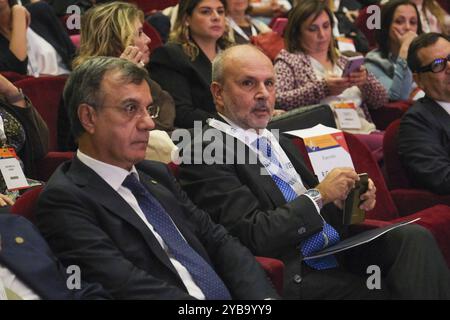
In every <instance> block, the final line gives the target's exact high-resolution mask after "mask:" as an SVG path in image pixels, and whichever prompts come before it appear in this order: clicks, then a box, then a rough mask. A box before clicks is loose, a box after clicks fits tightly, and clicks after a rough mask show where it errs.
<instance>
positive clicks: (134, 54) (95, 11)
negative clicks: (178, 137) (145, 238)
mask: <svg viewBox="0 0 450 320" xmlns="http://www.w3.org/2000/svg"><path fill="white" fill-rule="evenodd" d="M143 22H144V13H143V12H142V11H141V10H140V9H138V8H137V7H136V6H135V5H133V4H130V3H125V2H119V1H115V2H111V3H106V4H102V5H98V6H95V7H93V8H92V9H90V10H88V11H87V12H86V13H85V15H84V16H83V18H82V21H81V37H80V38H81V41H80V49H79V55H78V56H77V57H76V58H75V59H74V62H73V67H74V68H76V67H77V66H79V65H81V64H82V63H83V62H84V61H86V60H87V59H89V58H91V57H96V56H114V57H120V58H124V59H127V60H130V61H131V62H134V63H136V64H137V65H139V66H142V67H144V66H146V65H147V63H148V62H149V59H150V50H149V48H148V44H149V43H150V41H151V40H150V38H149V37H147V35H146V34H145V33H144V32H143V26H142V24H143ZM150 90H151V93H152V97H153V101H154V105H155V107H154V108H153V109H151V111H152V114H153V116H157V117H155V118H154V122H155V129H156V130H153V131H152V133H151V134H150V139H151V143H149V148H150V149H148V151H149V153H148V158H151V159H153V160H161V161H164V162H170V161H171V159H170V151H171V150H172V148H173V147H174V145H173V143H172V141H171V140H170V138H169V136H168V135H167V133H166V132H165V131H172V130H173V129H174V124H173V123H174V119H175V104H174V102H173V99H172V97H171V96H170V95H169V94H168V93H167V92H166V91H164V90H162V89H161V87H160V86H159V85H158V83H156V82H155V81H151V82H150ZM157 107H158V108H157ZM157 109H159V110H157ZM67 119H68V118H67V114H66V111H65V109H64V110H61V109H60V112H59V120H58V142H59V144H60V146H61V147H63V149H66V148H64V146H65V145H67V143H65V141H68V138H67V136H68V135H69V130H68V126H67V123H68V122H67V121H68V120H67ZM70 138H71V137H70ZM160 142H161V144H160ZM157 146H159V148H160V149H159V151H158V149H156V147H157ZM164 146H166V147H164ZM73 147H74V145H73V144H72V148H70V149H73Z"/></svg>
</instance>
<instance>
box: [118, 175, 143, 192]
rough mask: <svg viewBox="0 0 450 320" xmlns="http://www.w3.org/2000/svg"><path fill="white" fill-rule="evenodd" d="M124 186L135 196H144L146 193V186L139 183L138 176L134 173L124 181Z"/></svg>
mask: <svg viewBox="0 0 450 320" xmlns="http://www.w3.org/2000/svg"><path fill="white" fill-rule="evenodd" d="M122 185H123V186H124V187H126V188H128V189H130V191H131V192H132V193H133V194H142V193H145V190H144V186H143V185H142V184H141V183H140V182H139V180H138V179H137V178H136V176H135V175H134V174H133V173H130V174H129V175H128V176H127V177H126V178H125V180H123V183H122Z"/></svg>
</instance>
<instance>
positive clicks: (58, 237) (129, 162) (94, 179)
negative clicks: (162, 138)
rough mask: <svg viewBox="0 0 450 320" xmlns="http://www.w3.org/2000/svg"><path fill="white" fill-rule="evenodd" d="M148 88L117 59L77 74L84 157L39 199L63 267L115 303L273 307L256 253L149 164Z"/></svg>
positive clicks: (70, 97)
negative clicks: (231, 302) (232, 302)
mask: <svg viewBox="0 0 450 320" xmlns="http://www.w3.org/2000/svg"><path fill="white" fill-rule="evenodd" d="M149 81H150V80H149V77H148V73H147V71H146V70H145V69H143V68H139V67H138V66H136V65H135V64H133V63H131V62H129V61H127V60H124V59H118V58H108V57H95V58H91V59H89V60H87V61H85V62H84V63H83V64H82V65H80V66H79V67H77V68H76V69H75V70H74V71H73V72H72V74H71V75H70V77H69V79H68V80H67V83H66V87H65V89H64V101H65V102H66V103H67V107H68V111H69V112H68V114H69V120H70V123H71V129H72V131H73V133H74V136H75V137H76V138H77V139H78V146H79V149H78V151H77V154H76V157H75V158H74V159H73V160H72V161H69V162H66V163H65V164H63V165H62V166H61V167H60V168H58V170H57V171H56V172H55V174H54V175H53V176H52V178H51V179H50V181H49V182H48V184H47V186H46V188H45V189H44V191H43V192H42V194H41V197H40V199H39V203H38V209H37V220H38V227H39V229H40V230H41V232H42V234H43V235H44V237H45V238H46V239H47V241H48V242H49V245H50V247H51V248H52V250H53V251H54V252H55V253H56V255H57V256H58V257H59V258H60V259H61V260H62V262H63V263H65V264H67V265H69V264H70V265H78V266H79V267H80V270H81V277H82V279H86V280H87V279H91V280H92V281H94V279H95V281H98V282H99V283H101V284H103V286H104V288H105V289H106V290H107V291H108V292H109V293H110V294H111V295H112V296H113V297H114V298H116V299H202V300H204V299H230V298H234V299H265V298H277V297H278V295H277V294H276V292H275V291H274V289H273V287H272V285H271V284H270V283H269V281H268V280H267V278H266V275H265V273H264V271H263V270H262V269H261V267H260V266H259V265H258V264H257V262H256V261H255V259H254V257H253V256H252V254H251V253H250V251H249V250H247V249H246V248H244V247H243V246H242V245H241V244H240V243H239V241H238V240H237V239H235V238H233V237H231V236H230V235H229V234H228V233H227V232H226V231H225V229H224V228H223V227H222V226H220V225H217V224H214V223H212V222H211V220H210V218H209V215H208V214H207V213H205V212H203V211H201V210H199V209H198V208H197V207H196V206H195V205H193V204H192V202H191V201H190V200H189V199H188V198H187V196H186V195H185V194H184V193H183V192H182V191H181V189H180V187H179V185H178V184H177V183H176V182H175V179H174V178H173V176H172V175H171V174H170V172H169V170H168V168H167V167H166V166H165V165H163V164H161V163H157V162H152V161H143V159H144V156H145V150H146V147H147V140H148V137H149V131H150V130H152V129H153V128H154V122H153V118H155V117H156V116H157V111H158V110H157V108H156V107H155V106H154V105H153V99H152V96H151V92H150V87H149Z"/></svg>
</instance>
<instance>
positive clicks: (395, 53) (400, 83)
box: [365, 0, 422, 100]
mask: <svg viewBox="0 0 450 320" xmlns="http://www.w3.org/2000/svg"><path fill="white" fill-rule="evenodd" d="M421 33H422V26H421V22H420V18H419V13H418V11H417V8H416V6H415V4H414V3H413V2H412V1H410V0H391V1H389V2H388V3H386V4H385V5H384V6H383V7H382V10H381V29H380V30H377V35H376V39H377V43H378V48H377V49H375V50H372V51H371V52H369V53H368V54H367V55H366V60H365V66H366V67H367V70H369V71H370V72H371V73H373V74H374V75H375V76H376V77H377V79H378V80H379V81H380V82H381V83H382V84H383V86H384V87H385V89H386V90H387V91H388V95H389V99H390V100H407V99H409V98H410V97H411V94H412V92H413V90H414V89H415V88H416V87H417V86H416V84H415V83H414V80H413V78H412V73H411V70H410V69H409V68H408V64H407V62H406V58H407V56H408V48H409V45H410V44H411V41H413V39H414V38H415V37H417V34H421Z"/></svg>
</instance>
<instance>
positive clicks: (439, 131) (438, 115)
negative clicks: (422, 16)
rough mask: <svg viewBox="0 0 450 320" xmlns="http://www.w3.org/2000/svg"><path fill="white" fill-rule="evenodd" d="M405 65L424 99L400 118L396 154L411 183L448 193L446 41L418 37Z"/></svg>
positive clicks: (449, 59)
mask: <svg viewBox="0 0 450 320" xmlns="http://www.w3.org/2000/svg"><path fill="white" fill-rule="evenodd" d="M408 66H409V68H410V69H411V70H412V72H413V77H414V80H415V81H416V83H417V85H418V86H419V87H420V88H421V89H422V90H423V91H424V92H425V97H424V98H422V99H420V100H418V101H416V102H415V103H414V105H413V106H412V107H411V108H410V109H409V110H408V111H407V112H406V114H405V115H404V116H403V118H402V120H401V123H400V129H399V135H398V146H399V155H400V159H401V161H402V163H403V166H404V168H405V169H406V171H407V174H408V177H409V179H410V181H411V182H412V184H413V185H414V186H416V187H419V188H424V189H428V190H430V191H432V192H434V193H437V194H447V195H449V194H450V40H449V38H446V37H445V36H444V35H442V34H438V33H427V34H422V35H420V36H418V37H417V38H416V39H415V40H414V41H413V42H412V43H411V45H410V47H409V51H408Z"/></svg>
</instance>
